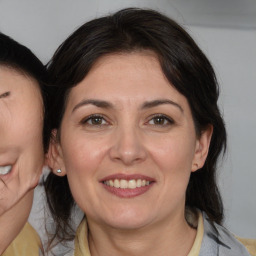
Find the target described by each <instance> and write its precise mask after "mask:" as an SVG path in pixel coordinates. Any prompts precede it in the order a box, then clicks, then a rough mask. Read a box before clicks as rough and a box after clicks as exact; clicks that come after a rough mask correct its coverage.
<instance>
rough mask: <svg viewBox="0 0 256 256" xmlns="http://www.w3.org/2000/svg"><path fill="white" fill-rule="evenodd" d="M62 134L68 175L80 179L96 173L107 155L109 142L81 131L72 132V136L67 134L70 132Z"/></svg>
mask: <svg viewBox="0 0 256 256" xmlns="http://www.w3.org/2000/svg"><path fill="white" fill-rule="evenodd" d="M62 134H63V136H62V139H61V146H62V149H63V150H62V152H63V159H64V165H65V168H66V171H67V174H68V176H70V178H72V179H73V178H76V179H80V178H82V177H83V176H88V175H92V174H93V173H95V172H96V170H97V167H98V166H99V165H100V163H101V161H102V159H103V158H104V156H105V153H106V145H107V143H104V140H102V141H100V140H97V139H91V138H89V136H88V137H87V136H86V135H84V134H82V133H80V132H77V133H76V134H74V133H72V136H65V134H68V133H65V132H64V131H63V133H62ZM73 176H74V177H73ZM82 181H83V179H80V182H82Z"/></svg>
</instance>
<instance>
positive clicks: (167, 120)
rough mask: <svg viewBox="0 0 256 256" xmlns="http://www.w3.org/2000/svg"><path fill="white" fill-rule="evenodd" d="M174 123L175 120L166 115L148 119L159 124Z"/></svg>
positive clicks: (151, 123)
mask: <svg viewBox="0 0 256 256" xmlns="http://www.w3.org/2000/svg"><path fill="white" fill-rule="evenodd" d="M173 123H174V121H173V120H172V119H171V118H169V117H167V116H165V115H156V116H154V117H153V118H151V119H150V120H149V121H148V124H150V125H157V126H167V125H170V124H173Z"/></svg>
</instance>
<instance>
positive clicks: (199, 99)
mask: <svg viewBox="0 0 256 256" xmlns="http://www.w3.org/2000/svg"><path fill="white" fill-rule="evenodd" d="M143 50H150V51H152V52H154V53H155V54H156V56H157V58H158V60H159V63H160V64H161V68H162V71H163V73H164V74H165V76H166V78H167V79H168V80H169V82H170V86H173V87H174V88H176V89H177V90H178V91H179V92H180V93H181V94H183V95H184V96H185V97H186V98H187V100H188V103H189V105H190V108H191V111H192V116H193V119H194V124H195V128H196V132H197V135H198V136H200V134H201V133H202V132H203V131H204V130H205V129H206V128H207V127H208V126H209V125H212V126H213V135H212V140H211V144H210V148H209V154H208V157H207V159H206V162H205V165H204V166H203V167H202V168H201V169H200V170H198V171H196V172H194V173H192V174H191V177H190V181H189V185H188V188H187V192H186V206H190V207H196V208H199V209H200V210H202V211H205V212H206V213H207V215H208V216H209V218H210V219H211V220H212V221H215V222H217V223H221V222H222V219H223V206H222V200H221V197H220V193H219V190H218V187H217V185H216V163H217V159H218V157H219V155H220V153H221V151H222V150H223V149H225V146H226V131H225V126H224V123H223V120H222V117H221V114H220V111H219V109H218V106H217V100H218V96H219V91H218V84H217V81H216V77H215V73H214V70H213V68H212V66H211V64H210V62H209V61H208V59H207V58H206V56H205V55H204V54H203V53H202V51H201V50H200V49H199V48H198V46H197V45H196V43H195V42H194V41H193V39H192V38H191V37H190V36H189V35H188V33H187V32H186V31H185V30H184V29H183V28H181V27H180V26H179V25H178V24H177V23H176V22H174V21H173V20H171V19H169V18H168V17H166V16H164V15H162V14H160V13H158V12H156V11H152V10H141V9H124V10H121V11H119V12H117V13H115V14H113V15H109V16H106V17H102V18H99V19H95V20H92V21H90V22H88V23H85V24H84V25H82V26H81V27H80V28H79V29H78V30H76V31H75V32H74V33H73V34H72V35H71V36H70V37H69V38H68V39H67V40H66V41H65V42H64V43H63V44H62V45H61V46H60V47H59V48H58V50H57V51H56V53H55V54H54V56H53V58H52V60H51V61H50V63H49V65H48V71H49V76H50V83H51V84H52V85H53V86H55V87H56V94H55V97H54V102H55V104H54V106H53V111H52V116H51V121H52V123H51V128H52V129H57V130H58V129H59V128H60V125H61V121H62V117H63V113H64V111H65V104H66V101H67V98H68V95H69V92H70V90H71V89H72V87H74V86H76V85H77V84H78V83H79V82H81V81H82V80H83V79H84V77H85V76H86V75H87V74H88V72H90V70H91V69H92V67H93V65H94V64H95V63H96V62H97V61H98V60H99V59H100V58H101V57H103V56H106V55H109V54H115V53H130V52H136V51H143ZM45 187H46V192H47V198H48V203H49V205H50V209H51V210H52V212H53V215H54V216H55V217H56V219H55V220H56V223H57V230H58V231H60V232H59V234H57V236H59V237H60V238H61V239H64V238H65V235H67V232H66V234H65V227H67V223H68V221H69V217H70V213H71V208H72V205H73V203H74V201H73V198H72V195H71V192H70V189H69V185H68V181H67V178H66V177H64V178H59V177H57V176H55V175H54V174H50V175H49V177H48V178H47V181H46V184H45ZM60 234H62V236H60Z"/></svg>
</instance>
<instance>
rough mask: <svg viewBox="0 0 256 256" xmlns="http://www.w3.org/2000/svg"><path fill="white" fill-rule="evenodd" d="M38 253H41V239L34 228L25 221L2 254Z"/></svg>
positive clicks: (32, 254)
mask: <svg viewBox="0 0 256 256" xmlns="http://www.w3.org/2000/svg"><path fill="white" fill-rule="evenodd" d="M40 253H42V244H41V240H40V238H39V236H38V234H37V232H36V231H35V230H34V228H33V227H32V226H31V225H30V224H29V223H28V222H27V223H26V224H25V226H24V228H23V229H22V231H21V232H20V233H19V235H18V236H17V237H16V238H15V239H14V240H13V242H12V243H11V244H10V245H9V247H8V248H7V249H6V251H5V252H4V253H3V256H27V255H30V256H38V255H40Z"/></svg>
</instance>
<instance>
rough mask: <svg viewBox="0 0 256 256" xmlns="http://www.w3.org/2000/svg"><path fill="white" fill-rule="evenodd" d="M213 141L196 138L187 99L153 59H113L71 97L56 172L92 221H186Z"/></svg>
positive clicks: (132, 224)
mask: <svg viewBox="0 0 256 256" xmlns="http://www.w3.org/2000/svg"><path fill="white" fill-rule="evenodd" d="M210 136H211V130H209V131H206V132H204V133H203V134H202V136H201V137H200V138H198V137H197V136H196V132H195V127H194V123H193V119H192V115H191V111H190V107H189V105H188V102H187V100H186V98H185V97H184V96H183V95H181V94H180V93H179V92H178V91H177V90H176V89H175V88H174V87H172V86H171V85H170V83H169V82H168V80H167V79H166V78H165V76H164V75H163V73H162V70H161V67H160V65H159V62H158V60H157V59H156V57H155V56H154V55H153V54H152V53H150V52H142V53H131V54H119V55H110V56H106V57H103V58H101V59H100V60H99V61H98V62H97V64H96V65H95V66H94V67H93V69H92V70H91V71H90V72H89V74H88V75H87V76H86V77H85V78H84V80H83V81H82V82H81V83H79V84H78V85H77V86H76V87H74V88H73V89H72V90H71V92H70V95H69V97H68V101H67V106H66V110H65V113H64V117H63V120H62V125H61V135H60V143H59V144H52V145H51V152H53V153H52V155H53V156H54V157H53V158H54V159H55V160H56V161H55V162H54V163H55V164H54V165H53V164H52V165H53V166H54V167H56V169H59V168H61V169H62V175H63V174H67V177H68V181H69V184H70V188H71V191H72V194H73V196H74V199H75V201H76V202H77V203H78V205H79V206H80V207H81V208H82V210H83V211H84V212H85V214H86V216H87V219H88V221H89V222H90V221H93V222H94V223H99V224H101V225H102V224H103V225H107V226H111V227H115V228H124V229H126V228H139V227H143V226H145V225H151V224H152V225H153V224H155V223H157V222H159V221H165V220H169V219H171V218H176V217H182V218H184V205H185V192H186V188H187V185H188V181H189V177H190V173H191V171H195V170H196V169H198V168H200V167H201V166H202V165H203V163H204V160H205V158H206V155H207V151H208V146H209V142H210Z"/></svg>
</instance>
